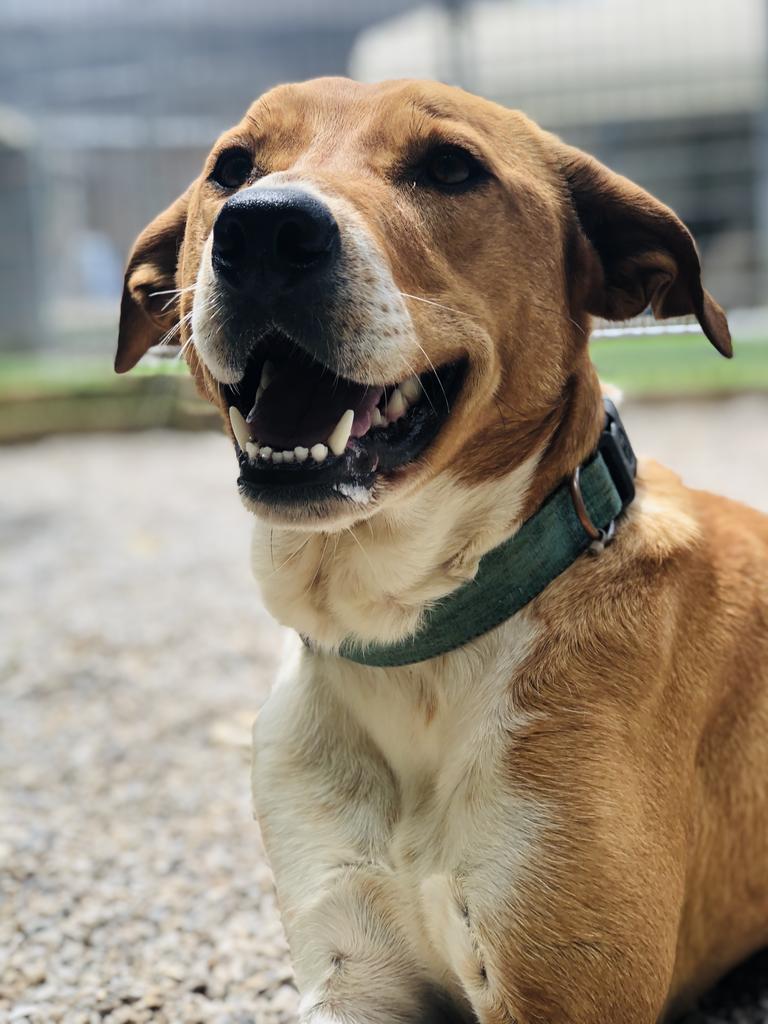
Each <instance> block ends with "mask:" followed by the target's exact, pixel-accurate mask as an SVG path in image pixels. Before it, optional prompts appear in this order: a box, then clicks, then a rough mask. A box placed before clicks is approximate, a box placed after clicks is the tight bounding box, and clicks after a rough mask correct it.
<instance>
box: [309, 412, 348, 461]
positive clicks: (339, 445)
mask: <svg viewBox="0 0 768 1024" xmlns="http://www.w3.org/2000/svg"><path fill="white" fill-rule="evenodd" d="M354 420H355V413H354V410H353V409H347V411H346V412H345V413H343V414H342V416H341V419H340V420H339V422H338V423H337V424H336V426H335V427H334V428H333V432H332V434H331V436H330V437H329V438H328V447H329V448H330V449H331V451H332V452H333V454H334V455H341V454H342V452H343V451H344V449H345V448H346V447H347V441H348V440H349V435H350V434H351V433H352V424H353V423H354ZM312 450H313V451H314V448H313V449H312Z"/></svg>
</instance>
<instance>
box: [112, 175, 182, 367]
mask: <svg viewBox="0 0 768 1024" xmlns="http://www.w3.org/2000/svg"><path fill="white" fill-rule="evenodd" d="M190 189H191V186H190V188H189V189H187V191H186V192H185V193H184V194H183V195H182V196H179V198H178V199H177V200H176V201H175V202H174V203H172V204H171V205H170V206H169V207H168V209H167V210H163V212H162V213H161V214H159V215H158V216H157V217H155V219H154V220H153V221H152V223H151V224H148V225H147V227H146V228H144V230H143V231H142V233H141V234H140V235H139V237H138V238H137V239H136V241H135V242H134V245H133V249H132V250H131V254H130V256H129V257H128V266H127V268H126V271H125V281H124V283H123V298H122V302H121V303H120V330H119V333H118V338H117V355H116V356H115V370H116V371H117V372H118V373H125V372H126V370H130V369H132V367H134V366H135V365H136V363H138V361H139V360H140V359H141V357H142V356H143V355H144V353H145V352H146V351H147V349H148V348H150V347H151V346H152V345H156V344H157V343H158V342H159V341H160V339H161V338H162V336H163V335H164V334H165V333H166V331H168V330H170V328H171V327H173V325H174V324H175V323H176V321H177V319H178V310H179V302H178V296H177V295H173V294H167V293H168V292H170V291H172V289H174V288H175V287H176V266H177V263H178V259H179V250H180V249H181V243H182V241H183V238H184V229H185V227H186V223H187V206H188V203H189V193H190ZM158 292H165V293H166V294H164V295H163V294H157V293H158Z"/></svg>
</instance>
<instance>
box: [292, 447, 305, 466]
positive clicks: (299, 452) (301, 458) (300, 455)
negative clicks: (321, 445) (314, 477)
mask: <svg viewBox="0 0 768 1024" xmlns="http://www.w3.org/2000/svg"><path fill="white" fill-rule="evenodd" d="M293 454H294V455H295V456H296V461H297V462H306V460H307V456H308V455H309V448H302V447H301V445H299V446H298V448H294V449H293Z"/></svg>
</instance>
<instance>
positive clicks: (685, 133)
mask: <svg viewBox="0 0 768 1024" xmlns="http://www.w3.org/2000/svg"><path fill="white" fill-rule="evenodd" d="M767 4H768V0H729V2H728V3H724V2H723V0H642V2H640V0H481V2H477V3H470V2H468V0H467V2H464V0H443V3H442V4H440V3H437V4H434V5H432V6H424V7H418V8H416V7H415V4H414V3H413V0H324V2H323V3H322V4H319V3H317V0H279V2H277V0H218V2H217V3H215V4H214V3H211V2H210V0H153V2H151V3H150V2H146V0H144V2H142V0H3V2H2V3H0V106H2V107H3V108H4V109H5V110H6V111H7V114H4V115H2V117H0V217H2V223H3V230H4V237H8V238H9V239H10V240H11V245H10V246H8V247H7V248H6V251H5V253H4V255H3V260H4V261H5V262H4V263H3V265H2V266H1V267H0V276H1V277H2V281H1V282H0V346H2V345H3V344H5V345H6V346H7V345H9V344H13V345H18V344H29V343H30V342H31V341H32V340H34V339H36V338H39V337H41V336H43V335H45V333H46V328H47V332H48V340H49V341H50V340H55V341H57V342H58V343H59V344H77V345H78V346H81V347H82V346H84V345H88V344H97V343H98V344H103V341H102V339H103V337H104V334H105V325H106V330H107V331H111V330H112V323H113V320H114V316H115V314H116V309H117V304H116V297H117V293H118V291H119V288H120V281H121V274H122V264H123V261H124V258H125V254H126V252H127V249H128V247H129V246H130V243H131V241H132V240H133V238H134V237H135V235H136V233H137V231H138V229H139V228H140V227H142V226H143V225H144V224H145V223H146V222H147V221H148V220H149V219H150V218H151V217H152V216H153V215H154V214H155V213H156V212H157V211H159V210H160V209H161V208H162V207H163V206H165V205H166V204H167V203H168V202H169V201H170V200H171V199H172V198H173V197H174V196H176V195H177V194H178V193H179V192H180V191H181V190H182V189H183V188H184V187H185V186H186V185H187V184H188V182H189V181H190V180H191V179H192V178H193V177H194V176H195V175H196V174H197V173H198V172H199V169H200V166H201V163H202V160H203V157H204V155H205V153H206V152H207V150H208V149H209V147H210V145H211V143H212V142H213V140H214V139H215V138H216V136H217V135H218V134H219V133H220V132H221V131H222V130H223V129H224V128H226V127H228V126H229V125H230V124H232V123H233V122H234V121H235V120H237V119H239V117H240V116H241V114H242V113H243V111H244V110H245V108H246V107H247V105H248V103H249V102H250V101H251V100H252V99H253V98H254V97H255V96H256V95H258V94H259V93H260V92H261V91H263V90H264V89H265V88H268V87H269V86H271V85H273V84H275V83H277V82H280V81H285V80H296V79H304V78H308V77H312V76H314V75H320V74H343V73H346V72H347V71H348V70H351V72H352V74H353V75H355V76H356V77H360V78H364V79H378V78H384V77H392V76H425V77H435V78H441V79H444V80H448V81H458V82H460V83H461V84H463V85H465V86H466V87H467V88H469V89H473V90H475V91H478V92H480V93H484V94H486V95H488V96H490V97H492V98H494V99H497V100H499V101H501V102H503V103H507V104H510V105H514V106H519V107H520V108H522V109H524V110H526V111H527V112H528V113H530V114H531V115H532V116H533V117H535V118H536V119H537V120H539V121H540V122H541V123H542V124H544V125H545V126H546V127H548V128H551V129H553V130H555V131H558V132H560V133H561V134H563V135H564V136H565V137H566V138H568V139H569V140H570V141H573V142H575V143H576V144H578V145H582V146H584V147H585V148H587V149H589V150H591V151H592V152H595V153H596V154H597V155H599V156H600V157H602V158H603V159H604V160H606V161H607V162H608V163H609V164H611V165H612V166H613V167H615V168H616V169H618V170H621V171H623V172H624V173H626V174H628V175H629V176H631V177H633V178H635V179H636V180H637V181H639V182H641V183H642V184H644V185H645V186H646V187H648V188H650V189H651V190H652V191H654V192H655V193H657V194H658V195H659V196H661V197H662V198H664V199H665V200H666V201H668V202H669V203H671V204H672V205H673V206H674V207H675V208H676V209H677V210H678V211H679V212H680V213H681V215H682V216H683V217H684V218H685V219H686V220H687V221H688V222H689V223H690V224H691V226H692V227H693V229H694V231H695V233H696V235H697V238H698V239H699V242H700V244H701V245H702V248H703V249H704V255H705V258H706V263H707V279H708V282H709V283H710V284H711V286H712V290H713V291H715V292H716V294H717V295H718V298H719V299H720V300H721V301H723V302H725V303H726V304H727V305H730V306H734V305H743V304H753V303H756V302H761V303H762V302H763V301H764V300H766V298H768V289H767V288H766V287H765V284H764V278H765V276H766V275H765V273H764V270H765V268H766V266H768V258H766V256H765V252H764V249H765V248H768V246H766V243H765V242H764V240H765V239H766V238H768V231H766V230H765V225H766V223H768V200H766V199H765V195H766V182H768V171H766V166H767V165H768V144H766V142H765V140H766V135H765V133H764V131H763V129H764V127H765V125H766V117H767V115H766V112H765V111H766V105H765V97H766V86H765V79H766V74H765V69H766V63H767V62H768V51H767V50H766V42H765V39H766V31H765V21H764V12H765V7H766V5H767ZM21 123H24V124H25V126H26V127H25V130H24V133H23V136H24V137H23V139H22V138H21V136H20V135H19V133H18V131H17V130H16V128H13V130H11V127H10V126H11V125H16V126H18V125H19V124H21ZM9 251H10V253H12V254H13V255H9ZM41 310H42V320H43V330H41V327H40V322H39V318H38V314H39V312H40V311H41ZM89 338H90V339H91V341H90V342H89Z"/></svg>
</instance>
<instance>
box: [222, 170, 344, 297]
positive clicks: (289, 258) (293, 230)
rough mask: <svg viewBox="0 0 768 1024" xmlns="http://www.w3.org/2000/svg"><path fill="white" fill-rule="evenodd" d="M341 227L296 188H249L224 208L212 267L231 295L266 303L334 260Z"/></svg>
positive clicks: (311, 199)
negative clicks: (248, 295)
mask: <svg viewBox="0 0 768 1024" xmlns="http://www.w3.org/2000/svg"><path fill="white" fill-rule="evenodd" d="M338 244H339V228H338V225H337V223H336V221H335V220H334V217H333V214H332V213H331V211H330V210H329V209H328V207H327V206H326V205H325V204H324V203H322V202H321V201H320V200H319V199H316V198H315V197H314V196H312V195H310V194H309V193H308V192H304V191H302V190H301V189H297V188H281V189H259V188H250V189H244V190H243V191H242V192H238V193H237V194H236V195H234V196H232V198H231V199H228V200H227V202H226V203H225V204H224V206H223V207H222V208H221V211H220V213H219V216H218V218H217V219H216V223H215V225H214V228H213V252H212V261H213V269H214V271H215V272H216V274H217V275H218V276H219V278H221V279H222V280H223V281H224V283H225V284H226V285H227V286H228V287H229V288H230V289H232V290H233V291H238V292H256V291H257V290H258V291H259V292H260V293H261V295H262V298H263V299H264V300H265V301H269V300H270V299H271V298H275V297H276V296H277V295H278V294H279V293H282V292H286V291H289V290H290V289H292V288H294V287H296V286H297V285H298V284H300V283H303V282H306V281H307V279H308V278H310V277H314V276H316V275H318V272H319V271H321V270H323V269H325V268H326V267H327V266H328V265H329V264H330V263H331V262H332V261H333V259H334V257H335V255H336V252H337V250H338Z"/></svg>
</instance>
